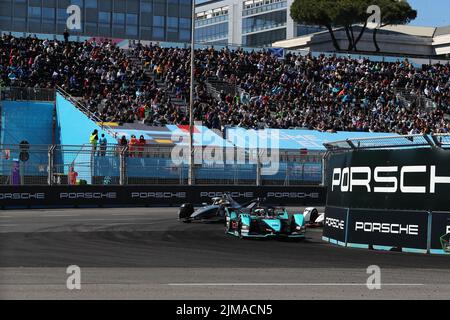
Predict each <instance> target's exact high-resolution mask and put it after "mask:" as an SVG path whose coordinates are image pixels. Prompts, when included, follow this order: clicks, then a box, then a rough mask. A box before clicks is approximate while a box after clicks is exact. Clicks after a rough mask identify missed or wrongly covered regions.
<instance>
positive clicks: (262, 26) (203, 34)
mask: <svg viewBox="0 0 450 320" xmlns="http://www.w3.org/2000/svg"><path fill="white" fill-rule="evenodd" d="M292 2H293V0H210V1H205V0H200V1H199V0H197V2H196V23H195V28H196V41H197V42H203V43H208V44H226V43H229V44H236V45H243V46H264V45H270V44H272V43H273V42H276V41H279V40H285V39H291V38H294V37H298V36H301V35H305V34H309V33H313V32H317V31H321V30H322V29H321V28H319V27H315V26H304V25H298V24H297V23H295V22H294V21H293V20H292V18H291V17H290V7H291V5H292Z"/></svg>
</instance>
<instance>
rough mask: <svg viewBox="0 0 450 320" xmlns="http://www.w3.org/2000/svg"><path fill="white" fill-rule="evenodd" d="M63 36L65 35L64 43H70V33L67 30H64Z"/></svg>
mask: <svg viewBox="0 0 450 320" xmlns="http://www.w3.org/2000/svg"><path fill="white" fill-rule="evenodd" d="M63 35H64V42H65V43H67V42H69V31H68V30H67V28H66V29H64V33H63Z"/></svg>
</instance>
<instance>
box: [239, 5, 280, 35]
mask: <svg viewBox="0 0 450 320" xmlns="http://www.w3.org/2000/svg"><path fill="white" fill-rule="evenodd" d="M286 20H287V12H286V10H282V11H274V12H269V13H265V14H261V15H257V16H252V17H248V18H245V19H243V22H242V31H243V33H249V32H256V31H260V30H266V29H272V28H277V27H281V26H285V25H286Z"/></svg>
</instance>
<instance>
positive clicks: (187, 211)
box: [178, 193, 260, 222]
mask: <svg viewBox="0 0 450 320" xmlns="http://www.w3.org/2000/svg"><path fill="white" fill-rule="evenodd" d="M211 200H212V203H211V204H209V205H205V206H203V207H201V208H198V209H197V210H195V209H194V206H193V205H192V203H184V204H182V205H181V207H180V209H179V210H178V220H180V221H182V222H192V221H209V222H223V221H225V208H226V207H231V208H236V209H239V208H249V209H251V208H253V207H254V206H256V205H257V204H258V203H259V202H260V199H253V200H251V201H249V202H246V203H244V204H242V205H241V204H239V203H237V202H236V201H235V200H234V199H233V198H232V197H231V196H230V195H229V194H227V193H225V194H223V195H222V196H221V197H214V198H212V199H211Z"/></svg>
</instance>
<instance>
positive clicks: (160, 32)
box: [153, 28, 164, 39]
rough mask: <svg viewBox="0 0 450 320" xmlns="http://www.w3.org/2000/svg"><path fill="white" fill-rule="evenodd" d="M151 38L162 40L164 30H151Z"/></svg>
mask: <svg viewBox="0 0 450 320" xmlns="http://www.w3.org/2000/svg"><path fill="white" fill-rule="evenodd" d="M153 37H155V38H160V39H161V38H164V28H153Z"/></svg>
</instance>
